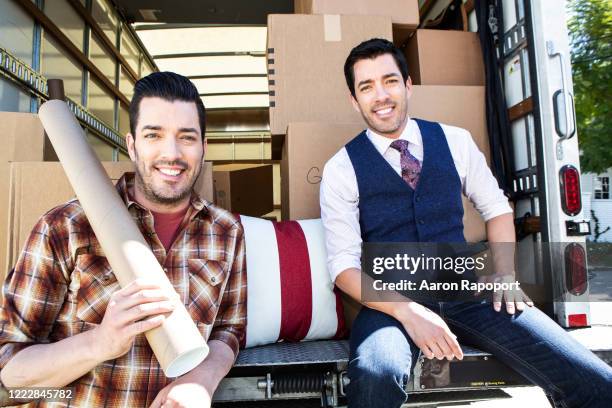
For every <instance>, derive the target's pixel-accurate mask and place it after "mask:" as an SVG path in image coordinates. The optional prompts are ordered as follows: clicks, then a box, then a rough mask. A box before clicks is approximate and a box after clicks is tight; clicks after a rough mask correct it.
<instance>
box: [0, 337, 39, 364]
mask: <svg viewBox="0 0 612 408" xmlns="http://www.w3.org/2000/svg"><path fill="white" fill-rule="evenodd" d="M32 345H33V343H5V344H3V345H2V346H0V370H1V369H3V368H4V366H5V365H6V364H7V363H8V362H9V360H10V359H12V358H13V357H15V354H17V353H19V352H20V351H21V350H23V349H25V348H28V347H30V346H32Z"/></svg>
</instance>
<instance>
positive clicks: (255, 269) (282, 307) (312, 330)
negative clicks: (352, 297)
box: [240, 215, 345, 347]
mask: <svg viewBox="0 0 612 408" xmlns="http://www.w3.org/2000/svg"><path fill="white" fill-rule="evenodd" d="M240 220H241V222H242V225H243V227H244V235H245V245H246V262H247V288H248V290H247V329H246V347H253V346H258V345H262V344H269V343H274V342H277V341H281V340H286V341H302V340H316V339H331V338H340V337H342V336H344V334H345V333H344V332H345V326H344V313H343V308H342V301H341V299H340V296H339V294H338V292H337V291H335V290H334V284H333V283H332V281H331V278H330V276H329V273H328V271H327V265H326V257H327V254H326V251H325V237H324V232H323V225H322V224H321V220H319V219H317V220H301V221H281V222H273V221H268V220H264V219H261V218H253V217H246V216H242V215H241V216H240Z"/></svg>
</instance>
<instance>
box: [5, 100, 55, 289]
mask: <svg viewBox="0 0 612 408" xmlns="http://www.w3.org/2000/svg"><path fill="white" fill-rule="evenodd" d="M0 123H1V124H2V148H1V149H0V268H2V269H0V279H3V278H4V276H6V274H7V273H8V271H9V270H10V268H11V265H9V262H8V259H7V256H6V248H7V245H8V235H7V233H6V231H8V229H9V227H8V223H9V220H10V218H9V207H10V201H9V188H10V181H9V179H10V162H14V161H42V160H43V159H44V150H45V148H44V146H45V132H44V130H43V127H42V124H41V123H40V120H39V119H38V116H37V115H34V114H30V113H14V112H0Z"/></svg>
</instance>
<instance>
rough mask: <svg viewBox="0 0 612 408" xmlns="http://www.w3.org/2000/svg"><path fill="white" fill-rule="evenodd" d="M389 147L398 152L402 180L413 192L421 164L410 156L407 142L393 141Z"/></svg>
mask: <svg viewBox="0 0 612 408" xmlns="http://www.w3.org/2000/svg"><path fill="white" fill-rule="evenodd" d="M391 147H392V148H394V149H395V150H397V151H399V152H400V162H401V165H402V178H403V179H404V181H405V182H406V183H408V185H409V186H410V187H412V189H413V190H415V189H416V186H417V184H418V182H419V174H421V162H420V161H419V159H417V158H416V157H414V156H413V155H412V154H410V151H409V150H408V141H407V140H402V139H397V140H394V141H393V143H391Z"/></svg>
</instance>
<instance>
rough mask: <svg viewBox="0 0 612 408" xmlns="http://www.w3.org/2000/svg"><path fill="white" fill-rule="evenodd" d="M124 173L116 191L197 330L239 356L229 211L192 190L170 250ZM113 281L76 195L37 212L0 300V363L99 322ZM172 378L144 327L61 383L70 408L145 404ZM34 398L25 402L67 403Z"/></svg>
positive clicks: (241, 320) (242, 298) (240, 274)
mask: <svg viewBox="0 0 612 408" xmlns="http://www.w3.org/2000/svg"><path fill="white" fill-rule="evenodd" d="M133 182H134V175H133V174H132V173H126V174H125V175H124V176H123V177H122V178H121V179H120V180H119V181H118V183H117V190H118V191H119V193H120V195H121V197H122V198H123V200H124V201H125V203H126V205H127V207H128V211H129V212H130V214H131V215H132V218H133V219H134V221H135V222H136V224H137V225H138V228H139V229H140V231H141V232H142V233H143V235H144V237H145V239H146V240H147V242H148V244H149V246H150V247H151V249H152V251H153V253H154V254H155V257H156V258H157V260H158V261H159V263H160V264H161V265H162V266H163V267H164V270H165V272H166V274H167V276H168V278H169V280H170V282H171V283H172V284H173V286H174V288H175V289H176V291H177V293H178V294H179V295H180V297H181V299H182V300H183V303H184V304H185V307H186V308H187V310H188V311H189V313H190V315H191V317H192V318H193V320H194V321H195V322H196V324H197V327H198V329H199V330H200V332H201V333H202V335H203V336H204V338H205V339H208V340H213V339H214V340H220V341H222V342H224V343H226V344H227V345H228V346H229V347H230V348H231V349H232V350H233V351H234V356H236V355H237V353H238V349H239V344H240V343H241V342H242V341H243V337H244V334H245V326H246V261H245V249H244V235H243V230H242V226H241V225H240V223H239V221H238V220H237V218H236V217H234V216H233V215H232V214H230V213H229V212H227V211H225V210H222V209H219V208H217V207H215V206H214V205H212V204H211V203H209V202H207V201H205V200H203V199H201V198H199V197H198V196H197V195H196V194H195V193H193V194H192V197H191V206H190V208H189V210H188V212H187V214H186V217H185V219H184V221H183V223H182V225H181V227H180V232H179V234H178V236H177V238H176V240H175V241H174V243H173V245H172V247H171V249H170V250H169V251H168V253H166V250H165V249H164V247H163V245H162V243H161V242H160V240H159V239H158V237H157V235H156V233H155V230H154V226H153V216H152V215H151V212H150V211H148V210H147V209H145V208H144V207H142V206H141V205H139V204H138V203H136V202H135V201H133V200H132V198H131V197H130V196H129V194H128V191H129V190H131V186H133ZM119 288H120V287H119V284H118V282H117V279H116V277H115V275H114V274H113V271H112V270H111V268H110V266H109V264H108V261H107V259H106V258H105V256H104V253H103V252H102V248H101V247H100V244H99V243H98V241H97V239H96V237H95V235H94V233H93V231H92V228H91V226H90V224H89V222H88V220H87V218H86V216H85V213H84V212H83V209H82V207H81V206H80V204H79V202H78V201H77V200H76V199H74V200H71V201H69V202H67V203H66V204H64V205H60V206H58V207H56V208H54V209H52V210H51V211H49V212H48V213H46V214H45V215H44V216H42V217H41V218H40V220H39V221H38V223H37V224H36V226H35V227H34V229H33V231H32V233H31V235H30V236H29V238H28V240H27V242H26V244H25V248H24V249H23V251H22V252H21V255H20V257H19V259H18V261H17V263H16V265H15V268H14V269H13V270H12V271H11V272H10V274H9V275H8V277H7V280H6V282H5V284H4V289H3V290H4V291H3V294H4V296H3V300H2V307H1V309H0V368H2V367H4V366H5V365H6V363H7V362H8V361H9V360H10V359H11V358H12V357H13V356H14V355H15V354H16V353H17V352H19V351H20V350H22V349H24V348H26V347H28V346H30V345H32V344H36V343H50V342H56V341H59V340H62V339H64V338H67V337H70V336H74V335H76V334H78V333H81V332H83V331H86V330H90V329H92V328H93V327H95V326H96V325H98V324H99V323H100V322H101V320H102V317H103V316H104V312H105V310H106V306H107V304H108V301H109V297H110V296H111V294H112V293H113V292H115V291H116V290H118V289H119ZM170 381H171V379H168V378H166V377H165V376H164V374H163V371H162V369H161V367H160V365H159V363H158V362H157V359H156V358H155V355H154V354H153V352H152V350H151V348H150V347H149V345H148V343H147V341H146V338H145V336H144V335H139V336H137V337H136V340H135V342H134V345H133V346H132V348H131V349H130V350H129V351H128V352H127V353H126V354H125V355H123V356H122V357H120V358H117V359H115V360H109V361H105V362H104V363H102V364H100V365H98V366H97V367H95V368H94V369H93V370H92V371H90V372H89V373H87V374H86V375H84V376H82V377H81V378H79V379H77V380H76V381H74V382H73V383H71V384H69V385H68V386H67V387H71V388H73V390H74V393H73V398H72V399H71V400H70V403H69V406H70V407H102V406H106V407H118V406H122V407H145V406H149V405H150V404H151V403H152V402H153V400H154V399H155V397H156V395H157V393H158V392H159V391H160V390H161V389H162V388H163V387H164V386H166V385H167V384H168V383H169V382H170ZM65 405H66V404H65V403H53V402H44V401H38V402H33V403H31V404H29V405H28V406H32V407H33V406H38V407H40V406H65Z"/></svg>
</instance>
